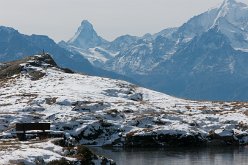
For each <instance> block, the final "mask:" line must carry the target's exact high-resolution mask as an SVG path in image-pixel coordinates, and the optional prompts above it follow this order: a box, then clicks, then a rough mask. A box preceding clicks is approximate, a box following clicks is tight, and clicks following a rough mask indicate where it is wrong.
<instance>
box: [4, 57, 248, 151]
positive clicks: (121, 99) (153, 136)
mask: <svg viewBox="0 0 248 165" xmlns="http://www.w3.org/2000/svg"><path fill="white" fill-rule="evenodd" d="M6 73H8V74H6ZM0 83H1V86H0V96H1V97H0V113H1V116H0V121H1V123H2V125H1V127H0V132H1V135H5V134H6V133H9V132H12V131H14V124H15V123H17V122H50V123H51V124H52V125H51V129H52V130H53V131H64V132H67V133H69V134H70V135H71V136H72V137H74V138H75V139H76V141H77V142H78V143H81V144H91V145H99V146H126V147H130V146H137V147H140V146H167V145H204V144H247V143H248V140H247V139H248V132H247V129H246V128H247V127H248V117H247V112H248V104H247V103H243V102H199V101H190V100H183V99H178V98H174V97H171V96H168V95H166V94H162V93H159V92H155V91H151V90H148V89H145V88H141V87H138V86H135V85H133V84H130V83H127V82H124V81H119V80H111V79H107V78H101V77H93V76H88V75H82V74H76V73H74V74H73V73H65V72H64V71H63V70H62V69H59V68H57V67H56V64H55V63H54V62H53V60H52V59H51V58H50V57H49V56H47V55H45V56H44V55H43V56H42V55H37V56H33V57H30V58H26V59H24V60H22V61H16V62H11V63H6V64H4V65H3V66H1V72H0ZM3 137H4V136H3ZM3 154H6V153H3Z"/></svg>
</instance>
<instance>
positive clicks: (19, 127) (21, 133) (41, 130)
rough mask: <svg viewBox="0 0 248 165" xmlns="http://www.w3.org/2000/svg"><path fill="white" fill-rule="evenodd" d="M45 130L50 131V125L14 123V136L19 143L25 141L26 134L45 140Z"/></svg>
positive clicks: (46, 134) (46, 135)
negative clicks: (35, 135)
mask: <svg viewBox="0 0 248 165" xmlns="http://www.w3.org/2000/svg"><path fill="white" fill-rule="evenodd" d="M34 130H36V131H35V132H34ZM47 130H50V123H16V135H17V138H18V139H19V140H20V141H25V140H27V137H26V134H37V135H38V137H39V138H40V139H45V138H47V137H48V134H49V132H48V131H47ZM27 131H28V132H27Z"/></svg>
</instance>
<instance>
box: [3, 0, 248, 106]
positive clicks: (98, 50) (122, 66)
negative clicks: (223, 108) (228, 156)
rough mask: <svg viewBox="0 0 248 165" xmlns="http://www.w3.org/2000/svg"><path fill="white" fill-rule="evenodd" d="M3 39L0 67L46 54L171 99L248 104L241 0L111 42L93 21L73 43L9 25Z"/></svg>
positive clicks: (247, 30)
mask: <svg viewBox="0 0 248 165" xmlns="http://www.w3.org/2000/svg"><path fill="white" fill-rule="evenodd" d="M0 36H1V38H0V62H5V61H9V60H14V59H19V58H21V57H23V56H24V55H28V54H29V55H30V54H37V52H40V51H42V49H45V51H47V52H49V53H50V54H52V55H53V58H54V59H55V61H56V62H57V63H58V64H59V65H60V66H62V67H67V68H70V69H72V70H75V71H80V72H85V73H88V74H91V75H98V76H105V77H110V78H117V79H124V80H128V81H131V82H136V83H138V84H140V85H142V86H144V87H147V88H150V89H154V90H157V91H160V92H164V93H167V94H170V95H174V96H178V97H183V98H189V99H197V100H226V101H230V100H238V101H247V100H248V92H247V89H248V86H247V85H246V82H247V81H248V65H247V58H248V57H247V56H248V7H247V5H246V4H244V3H240V2H236V1H235V0H224V2H223V3H222V4H221V5H220V6H218V7H216V8H213V9H210V10H208V11H206V12H204V13H202V14H200V15H197V16H194V17H192V18H191V19H190V20H188V21H187V22H185V23H184V24H183V25H182V26H180V27H175V28H168V29H164V30H162V31H160V32H158V33H156V34H149V33H148V34H146V35H144V36H141V37H138V36H131V35H123V36H120V37H118V38H116V39H115V40H113V41H107V40H105V39H104V38H103V37H101V36H99V35H98V34H97V32H96V31H95V30H94V27H93V25H92V24H91V23H90V22H89V21H87V20H84V21H82V23H81V25H80V26H79V28H78V30H77V32H76V33H75V35H74V36H73V37H72V38H71V39H70V40H68V41H61V42H59V43H58V44H56V43H55V42H54V41H53V40H52V39H50V38H48V37H47V36H41V35H31V36H27V35H23V34H20V33H19V32H18V31H17V30H14V29H12V28H7V27H3V26H2V27H0ZM127 77H128V78H127Z"/></svg>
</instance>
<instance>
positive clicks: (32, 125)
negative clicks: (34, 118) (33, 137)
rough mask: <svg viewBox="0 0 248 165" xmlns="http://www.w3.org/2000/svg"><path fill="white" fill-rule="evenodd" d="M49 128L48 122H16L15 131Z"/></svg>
mask: <svg viewBox="0 0 248 165" xmlns="http://www.w3.org/2000/svg"><path fill="white" fill-rule="evenodd" d="M28 130H50V123H16V131H28Z"/></svg>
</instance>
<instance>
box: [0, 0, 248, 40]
mask: <svg viewBox="0 0 248 165" xmlns="http://www.w3.org/2000/svg"><path fill="white" fill-rule="evenodd" d="M222 1H223V0H0V25H4V26H11V27H14V28H15V29H18V30H19V31H20V32H21V33H25V34H44V35H48V36H50V37H51V38H53V39H54V40H55V41H60V40H66V41H67V40H68V39H69V38H71V37H72V36H73V35H74V33H75V32H76V30H77V28H78V26H79V25H80V23H81V21H82V20H84V19H87V20H89V21H90V22H91V23H92V24H93V25H94V28H95V29H96V31H97V32H98V34H99V35H100V36H102V37H103V38H105V39H107V40H113V39H114V38H116V37H117V36H120V35H123V34H131V35H138V36H142V35H144V34H145V33H148V32H149V33H156V32H159V31H160V30H162V29H165V28H167V27H176V26H180V25H181V24H183V23H184V22H185V21H187V20H188V19H189V18H191V17H192V16H194V15H197V14H200V13H201V12H203V11H207V10H208V9H210V8H213V7H216V6H218V5H220V4H221V3H222ZM238 1H241V2H244V3H247V4H248V0H238Z"/></svg>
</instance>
